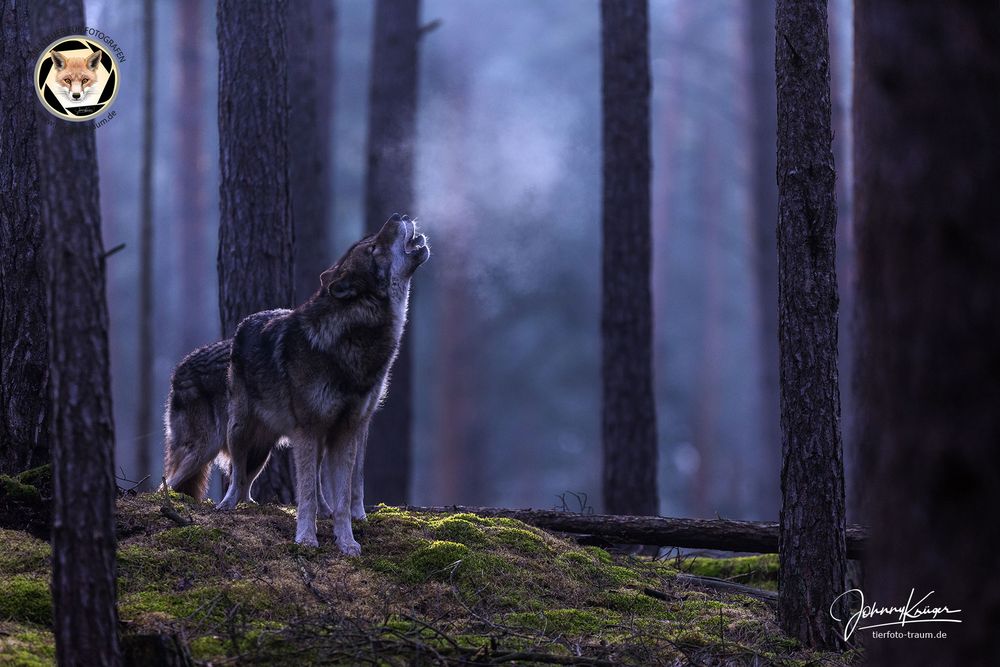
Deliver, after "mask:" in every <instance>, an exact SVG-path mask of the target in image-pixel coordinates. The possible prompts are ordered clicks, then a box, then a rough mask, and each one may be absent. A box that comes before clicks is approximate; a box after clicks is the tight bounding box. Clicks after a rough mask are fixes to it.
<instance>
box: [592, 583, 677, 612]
mask: <svg viewBox="0 0 1000 667" xmlns="http://www.w3.org/2000/svg"><path fill="white" fill-rule="evenodd" d="M594 604H595V606H598V607H604V608H606V609H611V610H614V611H619V612H622V613H623V614H631V615H637V616H654V617H658V618H664V617H666V616H667V615H668V613H667V606H666V605H665V604H664V603H663V602H661V601H659V600H656V599H654V598H651V597H649V596H648V595H646V594H645V593H642V592H640V591H635V590H630V589H626V588H622V589H618V590H613V591H605V592H603V593H601V594H599V595H598V597H597V599H596V600H595V601H594Z"/></svg>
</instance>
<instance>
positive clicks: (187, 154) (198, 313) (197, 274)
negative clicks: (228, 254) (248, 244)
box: [174, 0, 212, 359]
mask: <svg viewBox="0 0 1000 667" xmlns="http://www.w3.org/2000/svg"><path fill="white" fill-rule="evenodd" d="M203 7H204V5H203V4H202V2H201V0H180V2H179V3H178V14H179V23H178V26H179V30H178V32H177V38H178V48H177V50H176V51H174V56H175V57H176V58H177V70H176V71H177V74H176V90H177V98H178V99H183V100H184V101H183V103H181V104H180V105H178V109H177V114H178V123H177V147H178V159H177V164H176V169H177V172H176V174H177V176H176V179H175V184H176V187H175V190H174V192H175V198H176V202H177V207H178V217H177V226H178V228H179V230H180V250H181V273H180V276H178V278H179V280H180V289H181V294H182V295H183V300H184V311H185V314H186V316H185V317H182V318H181V321H180V322H179V324H180V326H181V349H180V350H178V353H179V354H178V355H177V358H178V359H181V358H182V357H183V356H184V355H186V354H187V353H188V352H190V351H191V350H193V349H195V348H196V347H198V346H199V345H204V344H205V343H207V342H209V341H208V340H207V338H208V337H209V336H211V333H212V332H211V330H210V329H209V327H208V326H206V320H205V317H204V316H205V315H206V314H207V313H206V304H205V294H206V284H205V283H207V282H208V281H209V280H211V278H210V276H209V275H208V271H206V266H207V261H206V260H207V257H206V250H207V248H206V247H205V246H206V236H205V231H206V227H207V224H208V220H209V216H208V207H207V205H206V199H207V196H208V192H207V188H206V187H205V186H206V183H207V181H208V167H209V165H208V156H207V155H206V152H205V151H204V150H203V149H204V147H205V126H204V122H203V116H202V113H203V111H204V107H205V105H204V99H205V94H204V85H205V84H204V77H203V75H202V74H203V67H202V66H203V64H204V57H205V54H204V52H203V48H204V36H203V32H202V26H203V24H204V22H205V21H204V13H203V12H202V8H203Z"/></svg>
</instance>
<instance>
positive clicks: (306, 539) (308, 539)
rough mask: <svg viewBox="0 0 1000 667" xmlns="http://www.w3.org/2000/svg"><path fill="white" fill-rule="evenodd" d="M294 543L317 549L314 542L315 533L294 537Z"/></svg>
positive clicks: (317, 544) (316, 544)
mask: <svg viewBox="0 0 1000 667" xmlns="http://www.w3.org/2000/svg"><path fill="white" fill-rule="evenodd" d="M295 543H296V544H301V545H302V546H304V547H318V546H319V542H318V541H317V540H316V533H306V534H302V535H296V536H295Z"/></svg>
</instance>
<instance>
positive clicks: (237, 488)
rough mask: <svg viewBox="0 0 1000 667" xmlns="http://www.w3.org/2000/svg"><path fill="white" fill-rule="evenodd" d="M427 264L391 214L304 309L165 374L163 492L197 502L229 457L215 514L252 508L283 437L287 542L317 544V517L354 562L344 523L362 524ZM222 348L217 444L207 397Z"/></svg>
mask: <svg viewBox="0 0 1000 667" xmlns="http://www.w3.org/2000/svg"><path fill="white" fill-rule="evenodd" d="M429 256H430V250H429V248H428V246H427V239H426V238H425V237H424V235H423V234H419V233H417V230H416V224H415V223H414V222H413V221H411V220H410V219H409V218H408V217H406V216H403V217H400V216H399V215H398V214H397V215H394V216H392V217H391V218H390V219H389V220H388V221H387V222H386V223H385V224H384V225H383V226H382V229H381V230H380V231H379V232H378V233H377V234H373V235H371V236H368V237H366V238H364V239H362V240H361V241H359V242H357V243H356V244H354V245H353V246H352V247H351V248H350V250H348V251H347V253H346V254H345V255H344V256H343V257H342V258H341V259H340V261H339V262H337V263H336V264H335V265H334V266H333V267H332V268H330V269H328V270H327V271H324V272H323V274H322V275H321V276H320V289H319V290H318V291H317V292H316V293H315V294H314V295H313V296H312V297H311V298H310V299H309V300H308V301H306V302H305V303H304V304H302V305H301V306H299V307H298V308H296V309H294V310H270V311H264V312H261V313H256V314H254V315H251V316H249V317H247V318H246V319H245V320H243V322H241V323H240V325H239V327H238V328H237V330H236V335H235V336H234V337H233V339H232V341H231V343H230V341H221V342H219V343H216V344H215V345H214V346H208V347H206V348H201V349H200V350H198V351H196V352H194V353H193V354H192V355H189V356H188V358H186V359H185V361H184V362H183V363H182V364H181V365H180V366H179V367H178V369H177V371H175V373H174V380H173V382H172V387H171V397H170V399H169V400H168V405H167V416H166V421H167V453H166V459H167V466H166V469H167V473H168V479H167V483H168V485H170V486H171V487H173V488H176V489H178V490H193V491H196V492H198V493H195V494H194V495H200V494H202V493H203V492H204V491H203V489H204V484H205V479H206V478H207V473H208V470H209V468H210V465H211V462H212V460H213V459H215V458H216V457H217V456H218V457H222V458H226V457H228V458H229V460H230V485H229V489H228V491H227V492H226V495H225V497H224V498H223V500H222V502H221V503H219V509H232V508H234V507H236V505H237V503H239V502H242V501H250V500H251V498H250V486H251V484H252V483H253V480H254V479H256V477H257V475H258V474H260V471H261V469H262V468H263V467H264V464H265V463H266V462H267V458H268V456H269V455H270V452H271V449H272V448H273V447H274V446H275V445H276V444H277V443H278V442H279V440H283V441H287V443H288V444H290V446H291V447H292V452H293V456H294V458H295V469H296V478H297V482H296V485H297V488H296V496H297V500H298V504H299V511H298V525H297V528H296V534H295V541H296V542H299V543H301V544H309V545H316V544H317V540H316V515H317V512H318V511H320V510H327V511H329V512H330V513H331V514H332V516H333V519H334V535H335V536H336V539H337V546H338V547H339V548H340V550H341V551H342V552H344V553H345V554H348V555H357V554H359V553H360V552H361V547H360V545H359V544H358V543H357V541H355V539H354V535H353V532H352V530H351V519H352V517H353V518H355V519H363V518H364V517H365V512H364V455H365V446H366V442H367V435H368V424H369V422H370V420H371V418H372V414H373V413H374V412H375V410H376V408H377V407H378V406H379V404H380V403H381V401H382V400H383V399H384V397H385V393H386V390H387V388H388V380H389V369H390V368H391V366H392V362H393V361H394V360H395V358H396V354H397V352H398V349H399V341H400V339H401V338H402V335H403V327H404V324H405V322H406V310H407V303H408V301H409V293H410V279H411V277H412V276H413V273H414V272H415V271H416V269H417V267H419V266H420V265H421V264H423V263H424V262H425V261H427V258H428V257H429ZM227 347H228V348H229V355H228V384H227V391H226V392H225V393H224V394H222V396H221V401H222V403H224V404H225V405H226V406H227V411H226V412H225V413H223V414H227V419H226V422H225V423H226V426H225V429H226V436H225V439H224V440H223V439H222V438H221V437H219V428H218V425H219V423H221V419H220V413H219V411H218V405H219V403H218V401H219V400H220V395H219V393H218V392H217V391H216V390H217V387H218V377H219V369H220V367H221V366H222V364H220V363H219V359H220V358H221V357H220V355H221V356H225V350H226V348H227ZM199 369H203V370H204V371H206V372H207V373H208V374H210V375H212V376H213V377H212V379H207V378H205V377H202V375H201V373H200V370H199ZM191 376H194V378H196V379H195V380H192V379H190V378H191ZM321 463H322V464H323V467H324V474H323V480H322V481H323V484H322V490H321V489H320V486H321V485H320V476H319V466H320V464H321ZM324 496H325V497H324ZM326 505H329V507H326Z"/></svg>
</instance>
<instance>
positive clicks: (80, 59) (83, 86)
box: [49, 51, 101, 102]
mask: <svg viewBox="0 0 1000 667" xmlns="http://www.w3.org/2000/svg"><path fill="white" fill-rule="evenodd" d="M49 56H50V57H51V58H52V64H53V65H55V79H56V83H58V84H59V89H60V90H61V91H62V92H63V94H65V95H66V97H68V98H69V99H70V100H71V101H73V102H79V101H81V100H83V99H84V98H86V97H87V93H89V92H90V91H91V87H92V86H93V85H94V84H95V83H97V74H98V70H97V65H98V63H100V62H101V52H100V51H94V52H93V53H92V54H90V55H89V56H74V57H66V56H64V55H63V54H61V53H59V52H58V51H50V52H49Z"/></svg>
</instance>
